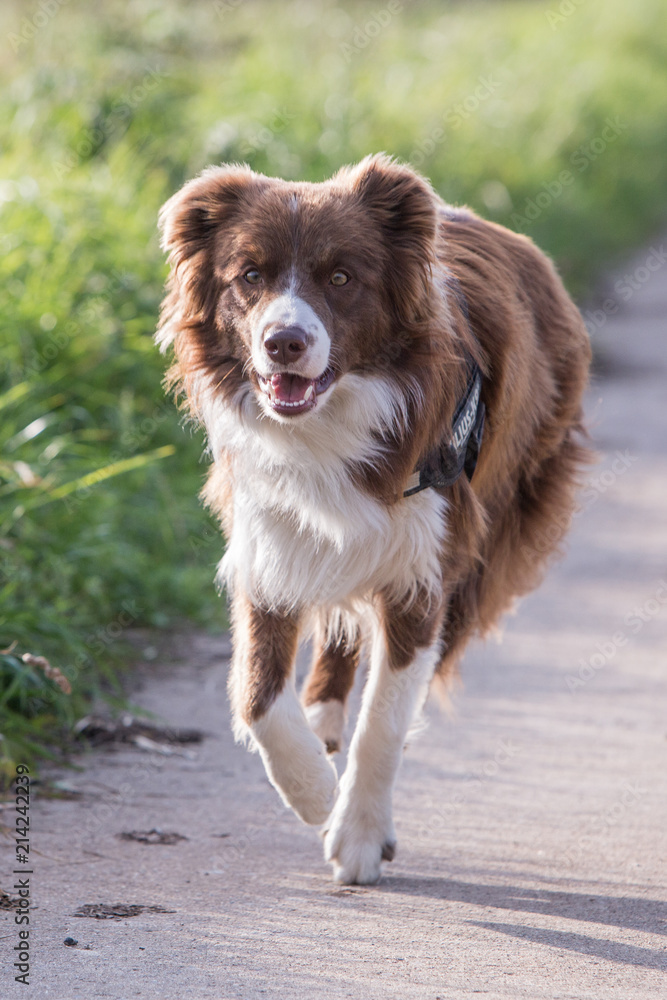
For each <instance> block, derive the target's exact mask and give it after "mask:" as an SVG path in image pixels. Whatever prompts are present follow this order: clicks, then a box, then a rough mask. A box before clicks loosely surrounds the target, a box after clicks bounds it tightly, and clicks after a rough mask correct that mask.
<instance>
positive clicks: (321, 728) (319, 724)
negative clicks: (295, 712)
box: [304, 698, 345, 753]
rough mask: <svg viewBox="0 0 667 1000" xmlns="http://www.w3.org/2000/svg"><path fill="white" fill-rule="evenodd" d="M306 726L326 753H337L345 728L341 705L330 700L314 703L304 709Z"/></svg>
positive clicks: (334, 700)
mask: <svg viewBox="0 0 667 1000" xmlns="http://www.w3.org/2000/svg"><path fill="white" fill-rule="evenodd" d="M304 712H305V713H306V718H307V720H308V725H309V726H310V728H311V729H312V730H313V732H314V733H315V735H316V736H319V738H320V739H321V740H322V742H323V743H324V745H325V747H326V748H327V753H337V752H338V751H339V750H340V748H341V743H342V741H343V730H344V728H345V708H344V707H343V703H342V702H340V701H337V700H336V699H334V698H331V699H330V700H329V701H316V702H315V703H314V704H312V705H306V706H305V708H304Z"/></svg>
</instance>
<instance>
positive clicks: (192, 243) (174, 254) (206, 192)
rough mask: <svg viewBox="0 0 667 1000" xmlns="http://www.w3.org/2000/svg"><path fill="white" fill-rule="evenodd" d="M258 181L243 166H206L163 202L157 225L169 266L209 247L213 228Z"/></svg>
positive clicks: (227, 218)
mask: <svg viewBox="0 0 667 1000" xmlns="http://www.w3.org/2000/svg"><path fill="white" fill-rule="evenodd" d="M258 180H259V178H258V175H257V174H255V173H253V171H252V170H251V169H250V168H249V167H246V166H237V165H232V166H222V167H209V168H208V169H207V170H204V172H203V173H201V174H200V175H199V177H195V179H194V180H191V181H188V183H187V184H185V185H184V186H183V187H182V188H181V190H180V191H177V193H176V194H175V195H173V197H171V198H170V199H169V201H167V202H165V204H164V205H163V206H162V208H161V209H160V214H159V216H158V228H159V229H160V233H161V241H160V243H161V246H162V249H163V250H165V251H168V252H169V260H170V263H171V265H172V267H178V265H179V264H182V263H183V262H185V261H187V260H189V259H190V258H191V257H193V256H194V255H195V254H197V253H200V252H202V251H206V250H208V249H209V248H210V247H211V244H212V237H213V234H214V233H215V231H216V230H217V229H218V228H219V227H220V226H221V225H222V224H224V223H225V222H228V221H230V220H231V217H232V216H233V215H234V213H235V211H236V210H238V208H239V207H240V206H241V205H242V203H243V200H244V196H247V194H248V190H249V188H250V187H252V186H253V184H254V183H255V182H256V181H258Z"/></svg>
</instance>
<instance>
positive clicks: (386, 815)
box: [324, 794, 396, 885]
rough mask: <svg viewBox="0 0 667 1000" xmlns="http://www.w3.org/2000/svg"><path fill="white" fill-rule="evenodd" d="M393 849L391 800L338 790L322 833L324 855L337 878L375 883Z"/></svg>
mask: <svg viewBox="0 0 667 1000" xmlns="http://www.w3.org/2000/svg"><path fill="white" fill-rule="evenodd" d="M395 850H396V834H395V832H394V824H393V822H392V818H391V801H390V800H388V801H386V802H381V803H372V802H371V801H370V800H369V799H368V797H363V796H361V795H358V796H357V797H355V796H353V795H348V794H341V796H340V798H339V799H338V802H337V803H336V806H335V808H334V811H333V813H332V814H331V816H330V817H329V823H328V829H327V830H326V832H325V834H324V857H325V858H326V860H327V861H330V862H331V863H332V864H333V866H334V879H335V880H336V882H340V883H342V884H343V885H375V884H376V882H379V881H380V876H381V873H382V872H381V863H382V861H392V860H393V857H394V852H395Z"/></svg>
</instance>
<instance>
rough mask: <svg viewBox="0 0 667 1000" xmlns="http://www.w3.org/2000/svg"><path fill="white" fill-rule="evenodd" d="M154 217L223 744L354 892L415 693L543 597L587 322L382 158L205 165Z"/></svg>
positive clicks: (370, 851) (542, 275)
mask: <svg viewBox="0 0 667 1000" xmlns="http://www.w3.org/2000/svg"><path fill="white" fill-rule="evenodd" d="M159 225H160V229H161V234H162V246H163V248H164V249H165V251H167V252H168V254H169V261H170V265H171V270H170V276H169V278H168V282H167V288H166V293H165V298H164V301H163V305H162V310H161V316H160V323H159V327H158V332H157V335H156V339H157V343H158V344H159V346H160V348H161V349H162V350H163V351H164V350H166V349H168V348H171V349H173V352H174V356H175V361H174V364H173V366H172V368H171V370H170V371H169V373H168V376H167V382H168V385H169V386H170V387H172V388H173V389H174V390H176V391H177V392H180V393H182V394H183V395H184V397H185V400H186V405H187V407H189V411H190V414H191V415H192V417H193V418H194V419H195V420H196V421H198V422H199V423H201V424H202V425H203V426H204V428H205V431H206V435H207V442H208V448H209V450H210V456H211V459H212V465H211V468H210V474H209V477H208V481H207V484H206V486H205V488H204V492H203V496H204V499H205V502H206V503H207V504H208V505H209V506H210V508H212V510H213V511H214V512H215V513H216V515H217V516H218V517H219V519H220V521H221V525H222V529H223V531H224V534H225V537H226V541H227V547H226V552H225V555H224V558H223V559H222V562H221V564H220V568H219V581H220V583H221V584H224V585H226V587H227V589H228V593H229V596H230V605H231V621H232V630H233V655H232V663H231V671H230V679H229V693H230V701H231V706H232V712H233V720H234V723H233V724H234V733H235V736H236V738H237V739H238V740H246V741H248V742H249V743H250V745H251V747H252V748H253V749H255V750H258V751H259V753H260V755H261V757H262V760H263V762H264V765H265V768H266V772H267V775H268V777H269V779H270V781H271V783H272V784H273V785H274V786H275V788H276V789H277V791H278V793H279V794H280V796H281V797H282V799H283V801H284V802H285V803H286V804H287V805H288V806H290V807H291V808H292V809H293V810H294V812H295V813H296V814H297V816H299V817H300V818H301V819H302V820H303V821H304V822H305V823H309V824H315V825H319V824H323V825H324V832H323V838H324V852H325V858H326V859H327V860H328V861H329V862H331V863H332V864H333V866H334V878H335V879H336V880H337V881H338V882H341V883H344V884H373V883H375V882H377V881H378V880H379V878H380V876H381V865H382V861H383V860H385V861H390V860H391V859H392V858H393V856H394V851H395V846H396V836H395V832H394V825H393V819H392V789H393V785H394V781H395V777H396V773H397V770H398V767H399V764H400V760H401V756H402V752H403V747H404V744H405V741H406V736H407V734H408V731H409V730H410V728H411V725H412V724H413V722H414V720H415V718H416V717H418V716H419V714H420V711H421V708H422V706H423V704H424V702H425V699H426V696H427V693H428V690H429V686H430V684H431V681H432V679H433V678H434V676H437V677H439V678H446V677H447V676H449V675H451V674H452V672H453V671H454V670H455V667H456V664H457V661H458V660H459V658H460V656H461V654H462V652H463V650H464V648H465V646H466V644H467V642H468V641H469V640H470V638H471V637H473V636H476V635H477V636H483V635H484V634H485V633H487V632H488V631H489V630H490V629H491V628H492V627H493V626H494V625H496V623H497V621H498V619H499V617H500V616H501V615H502V613H503V612H504V611H506V610H507V609H508V608H509V607H510V606H511V605H512V603H513V601H514V599H515V598H516V597H517V596H519V595H521V594H524V593H526V592H527V591H529V590H530V589H532V588H533V587H534V586H536V585H537V583H538V582H539V580H540V578H541V576H542V574H543V571H544V569H545V565H546V562H547V559H548V557H549V556H550V555H551V554H552V553H554V552H555V551H556V550H557V549H558V547H559V543H560V541H561V540H562V538H563V536H564V534H565V532H566V530H567V527H568V523H569V521H570V517H571V515H572V513H573V509H574V505H575V491H576V487H577V484H578V481H579V476H580V473H581V470H582V467H583V465H584V463H586V462H587V461H588V460H589V454H588V451H587V448H586V434H585V429H584V427H583V424H582V409H581V398H582V393H583V390H584V388H585V386H586V383H587V373H588V368H589V362H590V347H589V341H588V336H587V333H586V329H585V327H584V324H583V321H582V319H581V317H580V314H579V312H578V310H577V309H576V307H575V305H574V304H573V302H572V301H571V299H570V298H569V297H568V295H567V293H566V291H565V289H564V287H563V285H562V283H561V280H560V278H559V277H558V275H557V272H556V270H555V268H554V267H553V265H552V263H551V262H550V260H549V259H548V258H547V257H546V256H545V255H544V254H543V253H542V252H541V251H540V250H538V249H537V247H536V246H535V245H534V244H533V243H532V242H531V241H530V240H529V239H528V238H526V237H525V236H521V235H517V234H515V233H512V232H510V231H509V230H507V229H505V228H503V227H502V226H499V225H497V224H494V223H490V222H487V221H484V220H482V219H481V218H480V217H478V216H477V215H475V214H474V213H473V212H472V211H470V210H468V209H466V208H455V207H452V206H449V205H447V204H446V203H445V202H443V201H442V200H441V199H440V197H439V196H438V195H437V194H436V192H435V191H434V189H433V188H432V186H431V185H430V184H429V182H428V181H427V180H426V179H425V178H424V177H422V176H420V175H419V174H418V173H416V172H415V171H414V170H413V169H411V168H410V167H409V166H407V165H402V164H401V163H399V162H397V161H396V160H394V159H392V158H390V157H388V156H387V155H385V154H379V155H375V156H370V157H367V158H366V159H364V160H363V161H362V162H361V163H359V164H357V165H355V166H350V167H344V168H342V169H341V170H339V171H338V173H336V174H335V176H333V177H332V178H331V179H329V180H327V181H324V182H322V183H307V182H291V181H284V180H280V179H273V178H269V177H266V176H263V175H261V174H258V173H255V172H253V171H252V170H251V169H250V168H249V167H247V166H245V165H236V164H232V165H223V166H220V167H212V168H208V169H206V170H205V171H204V172H203V173H202V174H201V175H200V176H199V177H197V178H196V179H194V180H191V181H190V182H189V183H187V184H185V186H184V187H183V188H182V189H181V190H180V191H179V192H178V193H177V194H175V195H174V196H173V197H172V198H171V199H170V200H169V201H168V202H167V203H166V204H165V205H164V206H163V208H162V210H161V213H160V219H159ZM306 634H310V635H312V637H313V648H314V654H313V663H312V668H311V671H310V674H309V676H308V678H307V680H306V682H305V684H304V686H303V690H302V692H301V694H300V696H299V695H298V694H297V691H296V687H295V678H294V660H295V654H296V650H297V644H298V641H299V638H300V636H301V637H303V636H304V635H306ZM362 644H363V645H364V648H365V649H366V648H367V649H368V659H369V668H368V677H367V680H366V683H365V687H364V691H363V696H362V701H361V708H360V710H359V715H358V719H357V722H356V727H355V730H354V735H353V737H352V740H351V743H350V746H349V752H348V758H347V766H346V768H345V771H344V773H343V775H342V777H341V779H340V782H339V781H338V778H337V773H336V768H335V765H334V762H333V759H332V758H333V755H334V754H335V753H336V752H337V751H338V750H340V748H341V741H342V737H343V731H344V726H345V719H346V714H345V713H346V700H347V697H348V694H349V692H350V689H351V687H352V684H353V680H354V676H355V671H356V669H357V666H358V663H359V659H360V652H361V648H362Z"/></svg>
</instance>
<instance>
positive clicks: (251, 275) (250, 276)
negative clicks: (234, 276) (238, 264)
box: [243, 267, 262, 285]
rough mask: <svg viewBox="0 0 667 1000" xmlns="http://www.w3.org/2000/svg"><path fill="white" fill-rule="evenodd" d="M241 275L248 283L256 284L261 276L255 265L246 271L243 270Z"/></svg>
mask: <svg viewBox="0 0 667 1000" xmlns="http://www.w3.org/2000/svg"><path fill="white" fill-rule="evenodd" d="M243 277H244V278H245V280H246V281H247V282H248V284H249V285H258V284H259V283H260V281H261V280H262V276H261V274H260V273H259V271H258V270H257V268H256V267H251V268H250V269H249V270H248V271H246V272H245V274H244V275H243Z"/></svg>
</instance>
